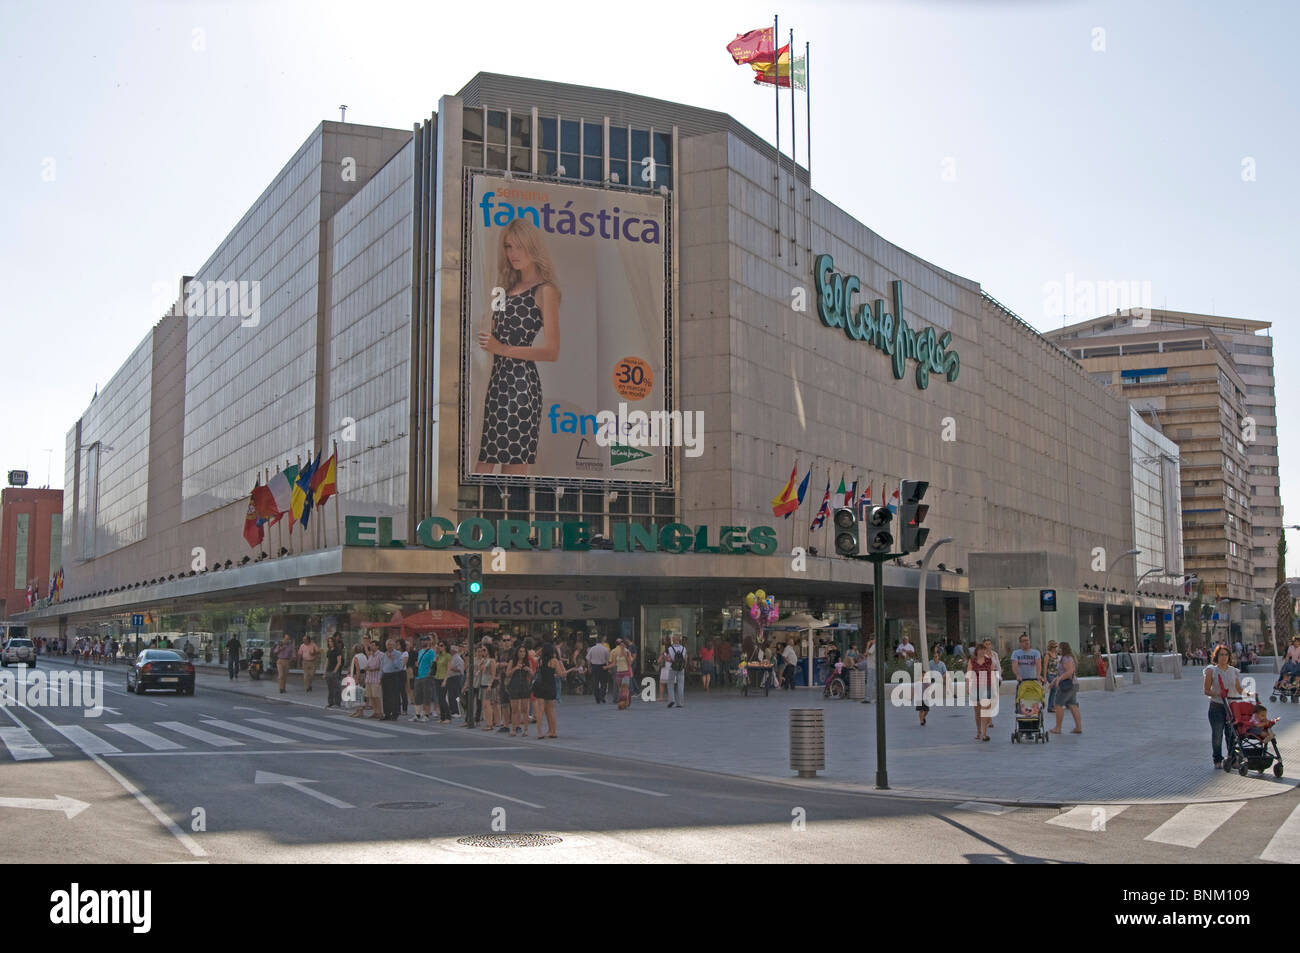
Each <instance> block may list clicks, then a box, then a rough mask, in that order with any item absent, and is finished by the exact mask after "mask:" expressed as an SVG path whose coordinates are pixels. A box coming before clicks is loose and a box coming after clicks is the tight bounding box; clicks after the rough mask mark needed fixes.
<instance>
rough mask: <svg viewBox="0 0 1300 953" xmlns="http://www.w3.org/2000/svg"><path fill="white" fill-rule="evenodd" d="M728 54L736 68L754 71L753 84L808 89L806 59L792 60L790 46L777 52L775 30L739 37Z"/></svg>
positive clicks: (751, 32) (765, 28)
mask: <svg viewBox="0 0 1300 953" xmlns="http://www.w3.org/2000/svg"><path fill="white" fill-rule="evenodd" d="M727 52H728V53H730V54H731V58H732V59H733V60H734V61H735V62H736V65H737V66H748V67H750V68H751V69H752V70H753V71H754V82H755V83H756V84H758V85H760V86H780V87H781V88H782V89H789V88H790V87H791V86H792V85H793V87H794V88H795V89H806V88H807V87H808V61H807V58H806V57H803V56H796V57H795V58H794V59H793V61H792V60H791V58H790V44H788V43H787V44H786V45H785V46H783V47H781V48H780V49H778V48H777V46H776V29H775V28H774V27H770V26H769V27H764V28H763V29H761V30H750V31H749V32H748V33H741V34H737V35H736V38H735V39H734V40H732V41H731V42H730V43H728V44H727Z"/></svg>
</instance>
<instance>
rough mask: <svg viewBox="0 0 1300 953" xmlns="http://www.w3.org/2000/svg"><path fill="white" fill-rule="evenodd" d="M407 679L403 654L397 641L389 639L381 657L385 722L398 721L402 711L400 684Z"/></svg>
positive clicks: (381, 690)
mask: <svg viewBox="0 0 1300 953" xmlns="http://www.w3.org/2000/svg"><path fill="white" fill-rule="evenodd" d="M405 677H406V666H405V665H404V664H403V662H402V653H401V652H400V651H399V650H398V648H397V640H396V639H388V640H387V641H386V642H385V643H384V651H383V652H382V653H381V654H380V657H379V693H380V697H381V698H382V701H383V712H384V715H383V720H384V721H397V714H398V712H399V711H400V709H401V702H400V700H399V699H400V688H399V683H400V682H401V680H402V679H403V678H405Z"/></svg>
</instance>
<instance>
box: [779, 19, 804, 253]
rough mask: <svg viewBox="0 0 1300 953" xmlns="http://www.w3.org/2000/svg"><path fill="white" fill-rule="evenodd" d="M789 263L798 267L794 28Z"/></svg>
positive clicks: (791, 80) (797, 153)
mask: <svg viewBox="0 0 1300 953" xmlns="http://www.w3.org/2000/svg"><path fill="white" fill-rule="evenodd" d="M780 59H781V58H780V57H777V64H776V88H777V91H778V92H779V91H780V89H781V63H780ZM790 225H791V229H790V258H791V261H790V263H791V264H792V265H794V267H796V268H798V267H799V140H798V139H796V138H795V122H794V28H793V27H791V28H790Z"/></svg>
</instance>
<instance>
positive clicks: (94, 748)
mask: <svg viewBox="0 0 1300 953" xmlns="http://www.w3.org/2000/svg"><path fill="white" fill-rule="evenodd" d="M54 729H55V730H56V731H57V732H59V734H61V735H63V737H65V738H67V739H68V740H69V741H71V742H72V743H73V744H74V745H76V746H77V747H78V748H80V749H81V750H82V751H84V752H85V753H86V754H120V753H121V751H122V749H121V748H119V747H117V746H116V745H112V744H109V743H108V742H107V741H105V740H104V739H103V738H101V737H99V736H98V735H94V734H91V733H90V732H89V731H87V730H86V729H85V728H82V727H81V726H80V725H55V726H54Z"/></svg>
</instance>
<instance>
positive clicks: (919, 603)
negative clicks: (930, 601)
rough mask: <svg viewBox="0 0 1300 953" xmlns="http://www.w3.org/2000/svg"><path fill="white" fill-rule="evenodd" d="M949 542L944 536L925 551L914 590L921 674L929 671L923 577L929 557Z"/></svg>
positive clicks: (947, 537) (926, 571)
mask: <svg viewBox="0 0 1300 953" xmlns="http://www.w3.org/2000/svg"><path fill="white" fill-rule="evenodd" d="M951 542H952V537H951V536H945V537H944V538H943V539H941V540H938V541H937V542H934V543H932V544H931V545H930V548H929V549H927V550H926V551H925V558H924V559H922V560H921V582H920V584H919V585H918V586H917V590H916V618H917V621H918V622H919V623H920V626H921V633H920V634H921V671H922V672H928V671H929V670H930V645H929V640H928V639H927V638H926V630H925V577H926V576H927V575H928V574H929V572H930V557H931V556H933V555H934V551H935V550H936V549H938V548H939V547H940V546H942V545H943V544H944V543H951ZM924 687H925V686H924V683H923V684H922V690H924ZM917 704H920V701H919V700H918V701H917Z"/></svg>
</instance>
